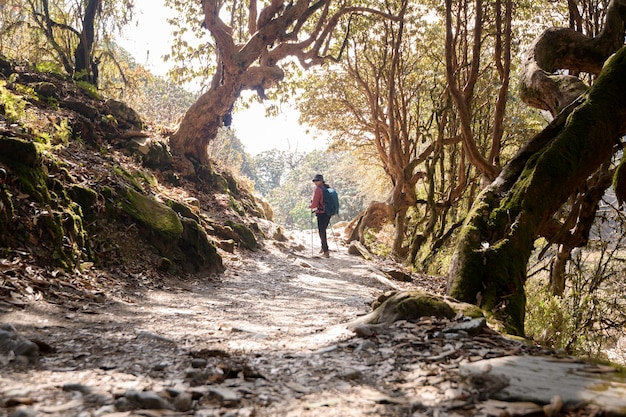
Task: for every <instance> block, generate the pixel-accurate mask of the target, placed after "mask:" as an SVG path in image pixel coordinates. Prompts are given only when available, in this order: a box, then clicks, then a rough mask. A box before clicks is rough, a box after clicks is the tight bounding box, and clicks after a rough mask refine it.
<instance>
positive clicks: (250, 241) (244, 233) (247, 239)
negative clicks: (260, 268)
mask: <svg viewBox="0 0 626 417" xmlns="http://www.w3.org/2000/svg"><path fill="white" fill-rule="evenodd" d="M226 225H227V226H228V227H230V228H231V229H232V230H233V231H234V232H235V233H236V234H237V236H238V237H239V243H241V245H243V247H244V248H246V249H250V250H256V249H257V246H258V243H257V240H256V236H255V235H254V233H253V232H252V230H251V229H250V228H248V227H247V226H246V225H244V224H241V223H235V222H233V221H230V220H229V221H227V222H226Z"/></svg>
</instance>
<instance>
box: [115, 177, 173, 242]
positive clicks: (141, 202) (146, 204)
mask: <svg viewBox="0 0 626 417" xmlns="http://www.w3.org/2000/svg"><path fill="white" fill-rule="evenodd" d="M121 194H122V195H123V196H124V197H125V198H124V199H123V201H122V204H121V208H122V210H123V211H124V212H126V213H127V214H128V215H130V216H131V217H132V218H133V219H135V220H136V221H138V222H139V223H141V224H142V225H144V226H145V227H147V228H148V229H150V230H152V231H154V232H155V233H156V234H157V235H158V236H159V237H160V238H162V239H164V240H165V241H167V242H175V241H176V240H178V238H179V237H180V236H181V234H182V233H183V225H182V224H181V222H180V219H179V217H178V215H177V214H176V212H175V211H174V210H172V209H171V208H169V207H167V206H166V205H165V204H163V203H160V202H158V201H156V200H155V199H153V198H151V197H148V196H145V195H143V194H140V193H138V192H137V191H135V190H133V189H131V188H127V189H125V190H123V191H122V193H121Z"/></svg>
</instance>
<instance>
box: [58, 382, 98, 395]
mask: <svg viewBox="0 0 626 417" xmlns="http://www.w3.org/2000/svg"><path fill="white" fill-rule="evenodd" d="M63 391H68V392H71V391H77V392H80V393H82V394H90V393H91V387H88V386H87V385H83V384H79V383H76V382H69V383H67V384H65V385H63Z"/></svg>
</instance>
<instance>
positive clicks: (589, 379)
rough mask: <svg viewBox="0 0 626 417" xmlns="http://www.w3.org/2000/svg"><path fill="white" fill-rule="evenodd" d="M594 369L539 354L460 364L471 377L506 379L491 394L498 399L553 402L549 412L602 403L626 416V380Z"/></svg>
mask: <svg viewBox="0 0 626 417" xmlns="http://www.w3.org/2000/svg"><path fill="white" fill-rule="evenodd" d="M592 369H593V367H592V366H590V365H587V364H584V363H572V362H571V361H566V362H559V361H558V360H556V359H554V358H550V357H540V356H504V357H501V358H495V359H488V360H482V361H478V362H473V363H466V364H461V365H460V371H461V372H462V373H463V374H465V375H468V376H470V377H472V376H480V375H489V376H492V377H495V378H500V379H506V380H507V381H508V384H507V385H506V386H505V387H502V388H501V389H499V390H497V391H496V392H495V393H493V394H492V395H491V397H492V398H493V399H496V400H501V401H529V402H534V403H538V404H551V407H550V408H549V410H546V411H549V412H552V413H555V412H558V409H559V408H562V407H563V405H562V404H563V403H565V405H569V406H573V405H576V404H578V403H590V404H596V405H599V406H602V408H603V409H604V410H606V411H607V412H608V413H609V415H613V414H614V415H625V407H626V400H625V398H626V383H624V382H623V381H620V380H619V379H618V378H611V377H610V376H609V375H607V374H603V375H602V377H601V378H600V377H597V376H595V374H592V373H590V371H592ZM612 413H613V414H612Z"/></svg>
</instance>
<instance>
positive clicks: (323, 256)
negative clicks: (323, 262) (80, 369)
mask: <svg viewBox="0 0 626 417" xmlns="http://www.w3.org/2000/svg"><path fill="white" fill-rule="evenodd" d="M322 258H330V255H329V254H328V251H326V252H323V253H322Z"/></svg>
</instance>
